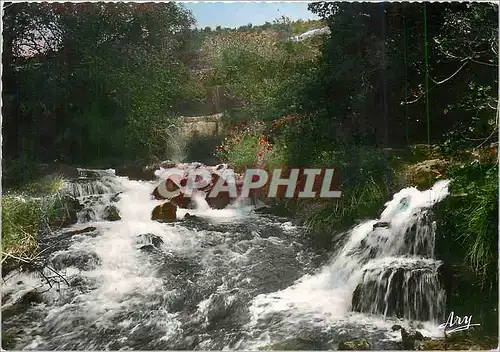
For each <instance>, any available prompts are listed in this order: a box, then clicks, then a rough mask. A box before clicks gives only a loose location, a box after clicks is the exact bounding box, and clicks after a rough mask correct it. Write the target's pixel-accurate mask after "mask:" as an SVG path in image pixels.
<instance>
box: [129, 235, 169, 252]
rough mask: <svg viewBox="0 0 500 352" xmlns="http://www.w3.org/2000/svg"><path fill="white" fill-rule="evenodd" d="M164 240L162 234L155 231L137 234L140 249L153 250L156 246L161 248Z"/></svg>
mask: <svg viewBox="0 0 500 352" xmlns="http://www.w3.org/2000/svg"><path fill="white" fill-rule="evenodd" d="M162 243H163V240H162V239H161V237H160V236H158V235H155V234H154V233H144V234H140V235H139V236H137V240H136V244H137V248H138V249H146V250H151V249H154V248H159V247H160V246H161V244H162Z"/></svg>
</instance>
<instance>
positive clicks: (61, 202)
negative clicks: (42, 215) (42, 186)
mask: <svg viewBox="0 0 500 352" xmlns="http://www.w3.org/2000/svg"><path fill="white" fill-rule="evenodd" d="M82 209H83V205H81V204H80V202H79V201H78V199H76V198H74V197H72V196H69V195H64V196H62V197H61V198H59V199H58V200H57V201H56V202H55V204H54V208H53V209H52V217H51V221H50V225H51V227H56V228H57V227H67V226H70V225H73V224H76V223H77V222H78V215H77V213H78V211H80V210H82Z"/></svg>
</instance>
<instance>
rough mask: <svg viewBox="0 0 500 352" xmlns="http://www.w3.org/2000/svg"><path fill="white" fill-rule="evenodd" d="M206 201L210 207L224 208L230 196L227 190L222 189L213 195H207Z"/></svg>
mask: <svg viewBox="0 0 500 352" xmlns="http://www.w3.org/2000/svg"><path fill="white" fill-rule="evenodd" d="M206 201H207V204H208V205H209V206H210V208H212V209H224V208H225V207H227V206H228V205H229V203H231V197H230V196H229V192H226V191H223V192H219V193H218V194H217V196H215V197H209V196H207V198H206Z"/></svg>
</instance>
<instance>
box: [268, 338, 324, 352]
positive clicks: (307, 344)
mask: <svg viewBox="0 0 500 352" xmlns="http://www.w3.org/2000/svg"><path fill="white" fill-rule="evenodd" d="M258 349H259V350H260V351H266V350H275V351H300V350H329V349H331V348H330V347H329V346H328V345H327V344H326V343H324V342H321V341H316V340H314V339H307V338H300V337H297V338H291V339H287V340H285V341H282V342H278V343H275V344H272V345H267V346H262V347H259V348H258Z"/></svg>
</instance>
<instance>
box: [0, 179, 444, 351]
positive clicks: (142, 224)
mask: <svg viewBox="0 0 500 352" xmlns="http://www.w3.org/2000/svg"><path fill="white" fill-rule="evenodd" d="M98 172H99V174H100V176H99V177H98V178H97V179H95V180H75V181H73V182H71V183H69V184H68V185H67V190H68V192H69V193H71V194H73V195H74V196H76V197H77V198H78V199H79V201H80V203H82V204H84V205H85V208H86V209H84V210H83V211H81V212H80V214H79V221H78V223H76V224H75V225H72V226H71V227H69V228H65V229H61V230H58V231H56V232H54V233H51V234H45V235H44V236H42V237H41V238H40V250H41V251H42V254H41V259H43V260H46V261H48V262H49V263H50V267H51V268H54V269H55V270H56V271H57V273H58V274H59V275H61V276H62V277H63V278H64V280H63V279H60V280H59V284H55V285H53V286H54V287H52V288H50V287H49V286H48V284H47V282H46V280H44V278H43V277H42V276H41V275H39V274H37V273H16V274H15V275H9V276H8V277H5V278H4V285H3V293H2V297H3V307H5V306H9V305H13V304H15V302H16V300H17V301H18V300H19V299H20V298H21V297H23V295H26V293H27V292H33V291H34V290H36V291H37V292H39V293H40V294H39V297H40V299H39V302H38V303H34V304H31V306H29V307H28V308H27V309H23V310H22V311H19V312H17V313H16V314H12V315H10V316H7V317H3V327H2V330H3V331H4V332H5V331H7V332H8V333H10V334H13V335H15V336H16V338H15V346H14V347H15V349H37V350H54V349H60V350H83V349H86V350H89V349H90V350H103V349H113V350H117V349H140V350H166V349H169V350H181V349H206V350H208V349H247V350H249V349H250V350H255V349H258V348H259V347H263V346H266V345H269V344H273V343H279V342H283V341H285V340H289V339H295V341H302V343H306V345H305V346H304V345H301V346H298V347H297V348H301V349H304V348H307V349H336V348H337V347H338V344H339V342H340V341H343V340H346V339H353V338H361V337H362V338H364V339H366V340H367V341H369V342H370V344H371V345H372V348H373V349H397V348H398V345H397V341H399V340H400V334H399V332H398V331H392V330H391V326H392V325H393V324H396V323H398V324H401V323H402V322H403V323H405V324H411V325H412V326H416V327H418V328H419V330H420V331H422V332H424V334H427V335H432V336H434V335H436V336H437V334H438V333H439V332H438V331H437V325H438V324H439V323H440V322H442V321H440V319H442V318H443V317H444V305H445V302H444V290H443V289H442V286H441V284H440V282H439V270H438V269H439V267H440V262H438V261H436V260H435V259H434V257H433V250H434V236H435V233H434V227H433V222H432V221H431V220H429V219H430V218H429V209H430V208H432V206H433V205H434V204H435V203H436V202H439V201H440V200H442V199H443V198H444V197H446V195H447V186H448V183H447V182H446V181H443V182H439V183H438V184H436V185H435V186H434V187H433V188H432V189H430V190H428V191H424V192H420V191H418V190H416V189H412V188H408V189H404V190H401V191H400V192H399V193H397V194H396V195H395V196H394V198H393V200H391V201H389V202H388V203H387V204H386V208H385V210H384V209H381V216H380V219H374V220H368V221H362V222H360V223H359V224H358V225H357V226H355V227H354V228H353V229H351V230H350V231H348V232H346V233H345V234H344V235H343V236H341V237H340V238H339V239H338V246H337V249H336V250H335V252H334V253H331V254H330V255H329V256H327V257H325V256H322V255H319V254H317V253H315V252H314V251H313V250H312V249H310V248H309V247H308V245H307V242H306V241H305V236H304V231H305V229H303V228H302V227H300V226H298V225H296V224H295V223H294V222H293V219H287V218H282V217H278V216H273V215H268V214H261V213H259V212H255V211H254V210H253V209H252V207H250V206H247V205H245V204H242V203H238V204H233V205H230V206H229V207H227V208H226V209H222V210H214V209H210V208H209V207H208V206H207V205H206V204H204V202H203V201H199V202H198V203H197V206H196V209H189V210H186V209H179V211H178V213H177V217H178V220H179V221H177V222H175V223H159V222H156V221H152V220H151V219H150V218H151V211H152V209H153V208H154V207H155V206H156V205H158V204H161V203H162V201H157V200H153V199H152V197H151V192H152V190H153V189H154V187H155V186H156V184H155V182H146V181H132V180H129V179H128V178H126V177H117V176H115V175H114V172H113V170H107V171H106V170H103V171H98ZM403 198H404V199H405V201H406V202H407V203H408V202H409V204H406V205H405V206H404V207H401V204H402V199H403ZM109 204H113V205H114V206H116V208H117V209H118V210H119V213H120V216H121V220H119V221H107V220H104V219H103V216H102V214H103V211H104V209H105V207H106V206H107V205H109ZM187 213H189V214H190V215H195V217H193V216H187V217H186V214H187ZM378 221H384V222H387V223H389V224H390V227H389V228H387V227H375V228H374V226H373V225H374V224H376V223H377V222H378ZM45 271H46V272H45V274H46V275H51V276H55V277H57V275H55V274H54V273H53V272H51V271H50V270H49V269H48V268H47V269H46V270H45ZM66 282H67V283H66ZM353 295H355V296H356V298H355V300H353ZM353 302H354V304H353ZM353 308H354V309H353ZM353 310H356V311H353ZM396 316H399V318H397V317H396ZM304 341H305V342H304ZM297 343H298V342H297Z"/></svg>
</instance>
